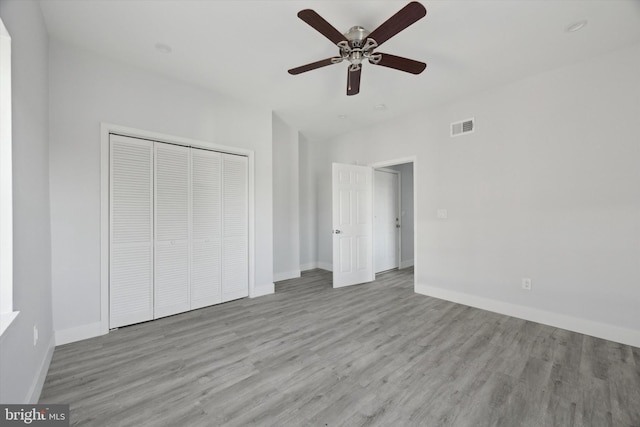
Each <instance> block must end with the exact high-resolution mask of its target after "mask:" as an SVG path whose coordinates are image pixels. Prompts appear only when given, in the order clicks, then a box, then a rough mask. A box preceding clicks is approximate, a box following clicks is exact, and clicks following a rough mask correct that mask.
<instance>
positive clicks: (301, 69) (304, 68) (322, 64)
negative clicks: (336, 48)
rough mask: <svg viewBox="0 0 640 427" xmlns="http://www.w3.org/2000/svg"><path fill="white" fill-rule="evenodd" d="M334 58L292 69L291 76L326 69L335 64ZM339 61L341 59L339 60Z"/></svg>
mask: <svg viewBox="0 0 640 427" xmlns="http://www.w3.org/2000/svg"><path fill="white" fill-rule="evenodd" d="M333 59H334V58H327V59H322V60H320V61H316V62H312V63H311V64H306V65H301V66H300V67H296V68H292V69H290V70H289V74H293V75H296V74H300V73H304V72H307V71H311V70H315V69H316V68H322V67H326V66H327V65H331V64H335V62H333ZM338 59H339V58H338Z"/></svg>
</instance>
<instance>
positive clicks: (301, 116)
mask: <svg viewBox="0 0 640 427" xmlns="http://www.w3.org/2000/svg"><path fill="white" fill-rule="evenodd" d="M407 3H408V1H390V0H386V1H368V0H352V1H326V0H325V1H318V0H316V1H284V0H282V1H265V0H261V1H247V0H233V1H222V0H121V1H114V0H43V1H42V2H41V5H42V10H43V14H44V17H45V21H46V25H47V28H48V31H49V33H50V35H51V37H53V38H56V39H60V40H63V41H66V42H69V43H72V44H74V45H78V46H81V47H83V48H87V49H90V50H92V51H95V52H98V53H100V54H102V55H105V56H107V57H110V58H113V59H116V60H119V61H122V62H126V63H129V64H133V65H135V66H138V67H142V68H145V69H148V70H153V71H155V72H158V73H161V74H164V75H167V76H171V77H173V78H177V79H179V80H183V81H187V82H191V83H194V84H197V85H200V86H204V87H207V88H210V89H211V90H214V91H216V92H219V93H223V94H225V95H227V96H230V97H233V98H236V99H239V100H242V101H244V102H248V103H251V104H254V105H257V106H261V107H268V108H270V109H272V110H274V111H275V112H276V113H277V114H278V115H279V116H280V117H282V118H283V119H284V120H285V121H287V122H288V123H289V124H291V125H292V126H294V127H296V128H298V129H299V130H300V131H301V132H302V133H303V134H304V135H305V136H307V137H308V138H309V139H311V140H317V139H323V138H327V137H330V136H333V135H336V134H339V133H343V132H346V131H349V130H352V129H356V128H360V127H363V126H367V125H369V124H371V123H374V122H376V121H380V120H384V119H387V118H391V117H394V116H397V115H401V114H405V113H407V112H409V111H411V110H414V109H421V108H427V107H430V106H434V105H438V104H443V103H446V102H450V101H452V100H455V99H459V98H461V97H464V96H466V95H469V94H473V93H477V92H480V91H483V90H485V89H487V88H490V87H492V86H495V85H499V84H503V83H506V82H511V81H515V80H518V79H521V78H524V77H526V76H529V75H533V74H537V73H540V72H543V71H547V70H551V69H554V68H558V67H561V66H563V65H566V64H570V63H575V62H577V61H581V60H584V59H587V58H589V57H592V56H596V55H600V54H602V53H605V52H607V51H611V50H615V49H618V48H621V47H623V46H626V45H630V44H633V43H638V42H640V1H638V0H573V1H570V0H531V1H528V0H476V1H473V0H460V1H454V0H423V1H422V4H423V5H424V6H425V7H426V8H427V16H426V17H425V18H423V19H421V20H420V21H418V22H417V23H415V24H414V25H412V26H411V27H409V28H408V29H406V30H405V31H403V32H401V33H400V34H398V35H396V36H395V37H394V38H392V39H391V40H389V41H388V42H386V43H385V44H384V46H382V47H381V48H380V49H379V51H381V52H387V53H393V54H396V55H399V56H405V57H408V58H412V59H416V60H419V61H422V62H426V63H427V64H428V66H427V69H426V70H425V71H424V72H423V73H422V74H420V75H418V76H415V75H412V74H407V73H403V72H400V71H396V70H392V69H388V68H384V67H376V66H372V65H370V64H368V63H365V64H364V66H363V72H362V83H361V88H360V94H359V95H356V96H351V97H347V96H346V94H345V90H346V77H347V65H346V63H342V64H338V65H332V66H329V67H325V68H321V69H318V70H314V71H310V72H308V73H304V74H301V75H298V76H291V75H289V74H288V73H287V70H288V69H289V68H294V67H297V66H299V65H303V64H306V63H309V62H314V61H316V60H320V59H324V58H328V57H331V56H335V55H336V54H337V48H336V47H335V46H334V45H332V44H331V42H330V41H329V40H327V39H326V38H324V37H323V36H322V35H321V34H320V33H318V32H316V31H315V30H314V29H313V28H311V27H310V26H308V25H307V24H305V23H304V22H303V21H301V20H300V19H298V17H297V16H296V14H297V12H298V11H299V10H301V9H307V8H310V9H314V10H315V11H316V12H318V13H319V14H320V15H321V16H322V17H324V18H325V19H326V20H327V21H329V22H330V23H331V24H332V25H333V26H334V27H336V28H337V29H338V30H340V31H347V30H348V29H349V28H350V27H351V26H353V25H362V26H364V27H365V28H367V29H369V30H373V29H375V28H376V27H377V26H378V25H380V24H381V23H382V22H384V21H385V20H386V19H388V18H389V17H390V16H391V15H393V14H394V13H395V12H397V11H398V10H399V9H400V8H402V7H403V6H404V5H405V4H407ZM584 19H586V20H588V24H587V25H586V27H585V28H583V29H582V30H580V31H577V32H574V33H569V32H566V31H565V29H566V27H567V26H568V25H570V24H571V23H574V22H576V21H580V20H584ZM157 43H163V44H167V45H169V46H171V48H172V52H171V53H169V54H165V53H161V52H159V51H158V50H157V49H156V48H155V47H154V46H155V45H156V44H157ZM377 104H385V105H386V106H387V109H386V110H384V111H377V110H374V108H373V107H374V106H375V105H377ZM339 115H347V116H348V117H347V118H346V119H340V118H338V116H339Z"/></svg>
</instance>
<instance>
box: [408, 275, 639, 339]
mask: <svg viewBox="0 0 640 427" xmlns="http://www.w3.org/2000/svg"><path fill="white" fill-rule="evenodd" d="M415 291H416V293H419V294H423V295H427V296H430V297H434V298H438V299H443V300H446V301H451V302H455V303H458V304H463V305H468V306H471V307H475V308H480V309H482V310H487V311H492V312H494V313H499V314H504V315H507V316H512V317H517V318H519V319H524V320H530V321H532V322H536V323H541V324H543V325H548V326H553V327H556V328H561V329H566V330H569V331H573V332H578V333H581V334H585V335H590V336H593V337H596V338H602V339H605V340H609V341H615V342H618V343H622V344H626V345H631V346H634V347H640V331H636V330H633V329H627V328H622V327H620V326H614V325H610V324H607V323H600V322H594V321H592V320H587V319H583V318H578V317H573V316H567V315H565V314H559V313H554V312H550V311H545V310H540V309H537V308H532V307H526V306H522V305H518V304H512V303H508V302H503V301H496V300H492V299H489V298H484V297H479V296H475V295H469V294H465V293H462V292H455V291H449V290H447V289H442V288H437V287H434V286H429V285H425V284H422V283H416V287H415Z"/></svg>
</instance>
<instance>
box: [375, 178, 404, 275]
mask: <svg viewBox="0 0 640 427" xmlns="http://www.w3.org/2000/svg"><path fill="white" fill-rule="evenodd" d="M373 183H374V184H373V188H374V191H373V199H374V206H373V226H374V230H375V245H374V254H375V256H374V266H375V273H376V274H377V273H381V272H383V271H387V270H393V269H396V268H399V267H400V227H401V223H400V203H401V201H400V172H398V171H397V170H394V169H389V168H382V169H376V170H375V171H374V178H373Z"/></svg>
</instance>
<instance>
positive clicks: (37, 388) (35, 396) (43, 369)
mask: <svg viewBox="0 0 640 427" xmlns="http://www.w3.org/2000/svg"><path fill="white" fill-rule="evenodd" d="M55 348H56V346H55V338H54V336H53V335H52V336H51V339H50V340H49V344H48V347H47V353H46V354H45V356H44V359H42V363H41V364H40V369H38V375H36V376H35V377H34V379H33V383H32V384H31V387H29V391H28V392H27V396H26V397H25V400H24V401H25V402H27V403H28V404H36V403H38V401H39V400H40V394H41V393H42V386H44V380H45V379H46V378H47V372H49V365H51V359H53V351H54V350H55Z"/></svg>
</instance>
